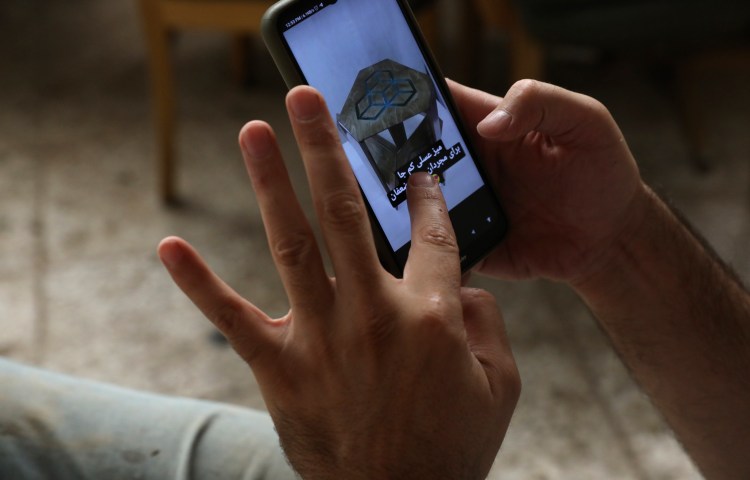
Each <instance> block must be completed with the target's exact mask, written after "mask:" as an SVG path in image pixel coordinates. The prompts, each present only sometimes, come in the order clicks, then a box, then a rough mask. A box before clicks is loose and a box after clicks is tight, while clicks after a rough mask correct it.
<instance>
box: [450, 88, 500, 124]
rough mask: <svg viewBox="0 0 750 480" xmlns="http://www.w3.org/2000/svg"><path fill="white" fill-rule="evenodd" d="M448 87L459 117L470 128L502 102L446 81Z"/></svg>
mask: <svg viewBox="0 0 750 480" xmlns="http://www.w3.org/2000/svg"><path fill="white" fill-rule="evenodd" d="M448 87H450V89H451V95H453V99H454V100H455V101H456V105H457V106H458V110H459V111H460V112H461V117H462V118H463V120H464V122H465V123H466V125H469V126H470V127H471V128H474V127H475V126H476V125H477V124H478V123H479V122H481V121H482V120H484V119H485V117H487V115H489V114H490V113H492V111H494V110H495V108H497V106H498V105H500V102H501V101H502V98H500V97H497V96H495V95H491V94H489V93H486V92H483V91H481V90H477V89H475V88H470V87H467V86H465V85H461V84H460V83H458V82H454V81H453V80H448Z"/></svg>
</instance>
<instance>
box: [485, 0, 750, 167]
mask: <svg viewBox="0 0 750 480" xmlns="http://www.w3.org/2000/svg"><path fill="white" fill-rule="evenodd" d="M474 2H475V5H476V7H477V9H478V10H479V12H480V14H481V20H483V23H484V24H485V26H488V27H490V28H498V29H501V30H502V31H504V32H505V33H506V34H507V35H508V40H509V56H510V74H511V78H510V79H509V80H510V81H511V82H512V81H515V80H520V79H523V78H533V79H538V80H543V79H544V76H545V73H544V70H545V57H546V51H547V50H548V49H549V48H550V47H552V46H555V45H560V44H567V45H575V46H583V47H593V48H597V49H600V50H602V51H609V52H613V53H618V54H622V55H626V56H628V57H629V58H633V59H638V61H640V62H642V63H643V64H644V65H645V66H649V67H653V64H655V63H656V62H657V61H660V62H661V65H662V66H664V67H665V68H663V69H661V70H660V71H659V73H660V74H661V75H658V76H655V80H657V81H658V83H659V84H661V85H660V86H662V88H663V90H664V92H665V95H667V97H668V99H669V100H670V101H671V102H672V104H673V108H674V109H675V113H676V115H677V117H678V119H679V121H680V122H681V124H682V125H681V127H682V129H683V131H684V133H685V137H686V141H687V143H688V147H689V149H690V161H691V162H692V163H693V165H694V167H695V168H696V169H697V170H699V171H705V170H707V169H708V168H709V163H708V159H707V156H706V153H705V141H704V138H703V137H704V135H703V128H701V120H700V115H696V113H697V112H692V111H691V108H690V105H689V104H688V102H686V101H685V98H683V97H684V96H685V95H684V89H685V85H684V82H683V78H685V76H684V72H685V71H687V70H690V69H691V68H695V66H696V65H699V64H700V63H701V62H703V60H704V59H705V58H706V57H708V58H711V57H713V56H715V55H717V53H721V52H724V51H726V49H727V48H728V47H732V46H733V45H735V44H737V43H738V42H739V43H740V44H741V45H744V46H745V47H746V46H747V44H748V40H749V39H750V35H748V27H749V26H750V4H748V3H745V2H743V3H741V2H736V1H734V0H684V1H683V2H681V3H680V5H679V8H677V7H676V6H675V4H674V2H672V1H671V0H652V1H637V2H636V1H632V0H601V1H599V2H591V1H589V0H564V1H563V0H474ZM745 50H746V48H745ZM649 62H651V64H649Z"/></svg>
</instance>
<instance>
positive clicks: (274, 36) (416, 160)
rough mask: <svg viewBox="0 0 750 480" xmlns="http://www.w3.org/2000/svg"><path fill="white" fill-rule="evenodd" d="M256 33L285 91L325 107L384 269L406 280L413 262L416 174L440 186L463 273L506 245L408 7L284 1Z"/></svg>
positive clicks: (395, 2) (382, 1) (399, 1)
mask: <svg viewBox="0 0 750 480" xmlns="http://www.w3.org/2000/svg"><path fill="white" fill-rule="evenodd" d="M262 32H263V39H264V41H265V43H266V45H267V47H268V49H269V51H270V52H271V56H272V57H273V58H274V61H275V62H276V65H277V67H278V68H279V70H280V72H281V74H282V77H283V78H284V80H285V81H286V83H287V85H288V86H289V87H290V88H291V87H292V86H295V85H300V84H307V85H311V86H312V87H314V88H316V89H317V90H318V91H320V92H321V94H322V95H323V97H324V98H325V99H326V102H327V104H328V108H329V110H330V113H331V116H332V117H333V119H334V120H335V122H336V125H337V127H338V130H339V134H340V137H341V142H342V145H343V148H344V151H345V152H346V155H347V157H348V159H349V162H350V164H351V167H352V169H353V171H354V174H355V176H356V178H357V181H358V182H359V186H360V189H361V191H362V195H363V197H364V199H365V203H366V205H367V208H368V211H369V213H370V219H371V223H372V229H373V234H374V236H375V239H376V244H377V246H378V254H379V257H380V260H381V262H382V263H383V266H384V267H385V268H386V269H387V270H389V271H390V272H391V273H393V274H394V275H396V276H400V275H402V274H403V269H404V265H405V264H406V260H407V258H408V256H409V248H410V246H411V228H410V221H409V211H408V208H407V203H406V200H407V199H406V182H407V180H408V178H409V176H410V175H412V174H413V173H414V172H419V171H426V172H428V173H430V174H431V175H434V176H435V177H437V178H438V179H439V182H440V185H441V188H442V191H443V194H444V196H445V200H446V202H447V204H448V209H449V211H450V218H451V222H452V223H453V228H454V230H455V233H456V239H457V241H458V246H459V250H460V257H461V268H462V270H463V271H466V270H468V269H470V268H471V267H472V266H473V265H475V264H476V263H477V262H478V261H479V260H481V259H482V258H483V257H484V256H485V255H487V254H488V253H489V252H490V251H491V250H492V249H493V248H494V247H495V246H496V245H497V244H498V243H499V242H500V241H501V240H502V238H503V237H504V236H505V233H506V231H507V228H508V225H507V221H506V217H505V215H504V214H503V211H502V209H501V206H500V204H499V202H498V200H497V197H496V195H495V194H494V192H493V191H492V188H491V187H490V186H489V183H488V181H487V177H486V175H485V174H484V172H483V171H482V168H481V165H480V164H479V162H478V160H477V156H476V153H475V150H474V148H473V147H472V145H471V143H470V141H469V137H468V136H467V135H466V132H465V131H464V128H463V127H462V124H461V121H460V119H459V114H458V111H457V109H456V107H455V105H454V103H453V100H452V98H451V96H450V92H449V91H448V87H447V85H446V83H445V79H444V78H443V76H442V74H441V73H440V71H439V69H438V67H437V65H436V62H435V60H434V58H433V56H432V54H431V53H430V51H429V49H428V48H427V46H426V44H425V41H424V38H423V37H422V34H421V32H420V30H419V27H418V26H417V22H416V20H415V18H414V15H413V13H412V12H411V9H410V8H409V5H408V3H407V2H406V0H316V1H313V0H282V1H280V2H278V3H276V4H275V5H273V6H272V7H271V8H270V9H269V10H268V12H266V14H265V16H264V18H263V23H262Z"/></svg>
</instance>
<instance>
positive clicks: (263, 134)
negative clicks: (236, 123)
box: [242, 122, 273, 159]
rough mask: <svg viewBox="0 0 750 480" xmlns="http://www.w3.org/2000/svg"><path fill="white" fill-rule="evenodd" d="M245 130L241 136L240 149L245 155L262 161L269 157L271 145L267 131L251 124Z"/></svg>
mask: <svg viewBox="0 0 750 480" xmlns="http://www.w3.org/2000/svg"><path fill="white" fill-rule="evenodd" d="M253 123H254V122H253ZM245 128H246V129H247V130H246V131H245V133H244V134H243V135H242V148H243V149H244V150H245V152H246V153H247V155H248V156H249V157H250V158H252V159H263V158H266V157H267V156H268V155H270V153H271V147H272V145H273V143H272V140H271V135H270V134H269V132H268V129H267V128H262V127H259V126H256V125H253V124H250V125H248V126H247V127H245Z"/></svg>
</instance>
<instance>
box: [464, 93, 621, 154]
mask: <svg viewBox="0 0 750 480" xmlns="http://www.w3.org/2000/svg"><path fill="white" fill-rule="evenodd" d="M613 127H614V128H613ZM477 131H478V132H479V134H480V135H481V136H482V137H484V138H486V139H490V140H496V141H510V140H515V139H518V138H521V137H523V136H525V135H527V134H529V133H531V132H539V133H541V134H544V135H547V136H549V137H551V138H554V139H557V140H559V141H563V142H564V141H565V140H586V141H587V142H588V144H589V145H590V144H591V142H592V141H594V142H596V143H599V142H601V143H607V144H609V143H611V142H612V141H613V140H616V139H617V138H616V137H617V134H619V128H617V125H616V124H615V123H614V120H613V119H612V116H611V115H610V114H609V111H608V110H607V109H606V107H604V105H602V104H601V103H600V102H598V101H597V100H594V99H593V98H591V97H588V96H586V95H582V94H580V93H575V92H571V91H569V90H565V89H563V88H560V87H557V86H554V85H550V84H548V83H542V82H538V81H535V80H521V81H518V82H516V83H515V84H514V85H513V86H512V87H511V88H510V90H508V94H507V95H506V96H505V98H503V99H502V100H501V101H500V103H499V104H498V105H497V107H496V108H495V109H494V110H493V111H492V112H491V113H490V114H489V115H487V117H486V118H485V119H484V120H482V121H481V122H480V123H479V125H477ZM619 135H620V136H621V134H619ZM599 136H604V137H605V138H600V137H599Z"/></svg>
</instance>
